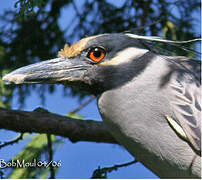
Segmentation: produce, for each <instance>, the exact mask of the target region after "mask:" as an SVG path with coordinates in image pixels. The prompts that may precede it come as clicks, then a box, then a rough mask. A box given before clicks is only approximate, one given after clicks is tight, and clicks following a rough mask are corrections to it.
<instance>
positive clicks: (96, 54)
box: [93, 48, 101, 57]
mask: <svg viewBox="0 0 202 180" xmlns="http://www.w3.org/2000/svg"><path fill="white" fill-rule="evenodd" d="M93 55H94V56H95V57H100V56H101V51H100V50H99V49H98V48H95V49H94V53H93Z"/></svg>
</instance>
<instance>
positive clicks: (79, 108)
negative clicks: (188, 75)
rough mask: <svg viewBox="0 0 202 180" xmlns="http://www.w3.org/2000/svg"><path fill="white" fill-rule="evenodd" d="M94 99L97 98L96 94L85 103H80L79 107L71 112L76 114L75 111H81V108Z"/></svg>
mask: <svg viewBox="0 0 202 180" xmlns="http://www.w3.org/2000/svg"><path fill="white" fill-rule="evenodd" d="M94 99H95V96H91V97H90V99H88V100H87V101H86V102H84V103H83V104H80V106H79V107H77V108H76V109H74V110H72V111H71V112H70V113H69V114H75V113H77V112H78V111H80V110H81V109H83V108H84V107H85V106H87V105H88V104H89V103H90V102H92V101H93V100H94Z"/></svg>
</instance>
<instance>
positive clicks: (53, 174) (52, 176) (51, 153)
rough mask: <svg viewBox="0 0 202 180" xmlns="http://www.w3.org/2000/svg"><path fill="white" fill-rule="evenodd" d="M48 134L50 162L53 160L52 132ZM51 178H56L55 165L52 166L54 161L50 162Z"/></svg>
mask: <svg viewBox="0 0 202 180" xmlns="http://www.w3.org/2000/svg"><path fill="white" fill-rule="evenodd" d="M46 136H47V140H48V154H49V162H53V150H52V140H51V134H46ZM50 179H55V170H54V167H53V166H52V163H50Z"/></svg>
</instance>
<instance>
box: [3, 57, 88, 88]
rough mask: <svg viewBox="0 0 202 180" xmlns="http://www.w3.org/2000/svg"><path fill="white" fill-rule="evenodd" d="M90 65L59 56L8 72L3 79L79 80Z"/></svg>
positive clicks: (57, 81)
mask: <svg viewBox="0 0 202 180" xmlns="http://www.w3.org/2000/svg"><path fill="white" fill-rule="evenodd" d="M88 67H89V65H86V64H85V63H82V62H81V60H79V61H77V59H67V58H65V57H59V58H56V59H52V60H47V61H42V62H39V63H36V64H32V65H28V66H25V67H22V68H19V69H17V70H15V71H13V72H11V73H9V74H6V75H5V76H4V77H3V80H4V81H5V82H6V83H8V84H10V83H15V84H24V83H64V82H66V81H67V82H71V81H79V80H81V78H82V75H83V74H84V72H85V71H86V70H87V68H88Z"/></svg>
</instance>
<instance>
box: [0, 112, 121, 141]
mask: <svg viewBox="0 0 202 180" xmlns="http://www.w3.org/2000/svg"><path fill="white" fill-rule="evenodd" d="M0 129H7V130H13V131H16V132H22V133H23V132H31V133H32V132H36V133H48V134H54V135H58V136H63V137H68V138H69V139H70V141H72V142H78V141H90V142H103V143H113V144H118V142H117V141H116V140H115V139H114V138H113V137H112V136H111V134H110V133H109V131H108V130H107V128H106V127H105V125H104V123H103V122H97V121H93V120H78V119H72V118H69V117H65V116H61V115H57V114H53V113H50V112H48V111H47V110H44V109H41V108H37V109H36V110H34V111H32V112H28V111H19V110H8V109H4V108H0Z"/></svg>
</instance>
